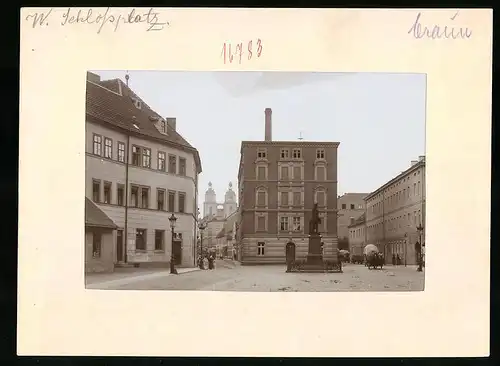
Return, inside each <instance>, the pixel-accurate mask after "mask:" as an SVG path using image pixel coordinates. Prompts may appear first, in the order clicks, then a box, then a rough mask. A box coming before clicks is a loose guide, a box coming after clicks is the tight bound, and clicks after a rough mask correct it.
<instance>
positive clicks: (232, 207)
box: [224, 182, 238, 217]
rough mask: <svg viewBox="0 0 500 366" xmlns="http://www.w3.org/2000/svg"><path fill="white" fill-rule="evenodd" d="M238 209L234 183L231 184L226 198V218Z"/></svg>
mask: <svg viewBox="0 0 500 366" xmlns="http://www.w3.org/2000/svg"><path fill="white" fill-rule="evenodd" d="M237 208H238V205H237V204H236V193H235V192H234V191H233V183H231V182H229V188H228V189H227V191H226V195H225V196H224V217H228V216H229V215H231V214H232V213H233V212H235V211H236V210H237Z"/></svg>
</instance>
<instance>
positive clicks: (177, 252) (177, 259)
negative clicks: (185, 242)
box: [172, 240, 182, 265]
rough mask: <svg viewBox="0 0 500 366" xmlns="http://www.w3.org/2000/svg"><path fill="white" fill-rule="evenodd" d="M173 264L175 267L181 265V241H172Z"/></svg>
mask: <svg viewBox="0 0 500 366" xmlns="http://www.w3.org/2000/svg"><path fill="white" fill-rule="evenodd" d="M172 250H173V253H174V263H175V264H176V265H180V264H182V241H180V240H174V243H173V248H172Z"/></svg>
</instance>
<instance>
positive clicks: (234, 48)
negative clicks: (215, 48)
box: [221, 39, 262, 64]
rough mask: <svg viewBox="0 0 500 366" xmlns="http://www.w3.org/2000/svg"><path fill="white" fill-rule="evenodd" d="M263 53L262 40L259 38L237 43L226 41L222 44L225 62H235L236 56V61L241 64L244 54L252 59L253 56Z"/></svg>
mask: <svg viewBox="0 0 500 366" xmlns="http://www.w3.org/2000/svg"><path fill="white" fill-rule="evenodd" d="M261 54H262V41H261V40H260V39H257V41H256V42H255V44H254V42H253V41H248V42H247V43H246V44H244V43H243V42H240V43H237V44H231V43H229V42H224V44H223V45H222V52H221V57H222V59H223V60H224V63H225V64H227V63H233V61H235V60H234V59H235V58H236V62H238V63H240V64H241V61H242V59H243V56H244V55H246V58H247V59H248V60H251V59H252V57H255V56H256V57H260V55H261Z"/></svg>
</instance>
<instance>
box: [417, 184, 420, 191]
mask: <svg viewBox="0 0 500 366" xmlns="http://www.w3.org/2000/svg"><path fill="white" fill-rule="evenodd" d="M417 194H420V181H418V185H417Z"/></svg>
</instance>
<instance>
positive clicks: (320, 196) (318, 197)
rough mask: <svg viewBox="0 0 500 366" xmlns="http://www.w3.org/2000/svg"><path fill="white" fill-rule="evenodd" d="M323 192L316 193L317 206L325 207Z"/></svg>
mask: <svg viewBox="0 0 500 366" xmlns="http://www.w3.org/2000/svg"><path fill="white" fill-rule="evenodd" d="M325 198H326V195H325V192H324V191H316V202H317V203H318V206H320V207H321V206H326V204H325Z"/></svg>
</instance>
